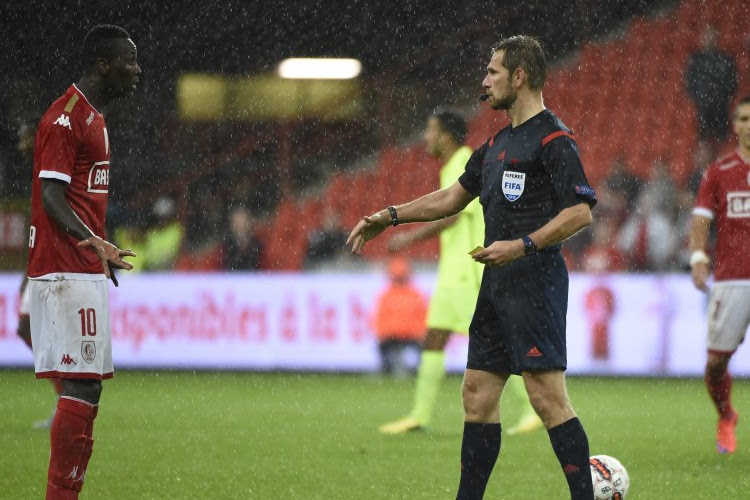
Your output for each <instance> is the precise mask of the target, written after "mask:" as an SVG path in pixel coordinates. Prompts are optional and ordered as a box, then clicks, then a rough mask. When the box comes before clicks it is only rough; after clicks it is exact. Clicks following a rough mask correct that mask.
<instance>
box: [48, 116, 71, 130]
mask: <svg viewBox="0 0 750 500" xmlns="http://www.w3.org/2000/svg"><path fill="white" fill-rule="evenodd" d="M53 125H60V126H61V127H68V129H69V130H73V128H72V127H71V126H70V117H69V116H67V115H66V114H65V113H63V114H61V115H60V117H59V118H58V119H57V120H55V122H54V123H53Z"/></svg>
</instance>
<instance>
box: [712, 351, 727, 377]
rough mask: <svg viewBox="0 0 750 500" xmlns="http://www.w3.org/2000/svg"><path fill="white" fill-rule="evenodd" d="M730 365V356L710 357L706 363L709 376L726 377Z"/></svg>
mask: <svg viewBox="0 0 750 500" xmlns="http://www.w3.org/2000/svg"><path fill="white" fill-rule="evenodd" d="M728 365H729V357H728V356H709V357H708V360H707V361H706V372H707V374H708V376H720V375H724V372H726V371H727V367H728Z"/></svg>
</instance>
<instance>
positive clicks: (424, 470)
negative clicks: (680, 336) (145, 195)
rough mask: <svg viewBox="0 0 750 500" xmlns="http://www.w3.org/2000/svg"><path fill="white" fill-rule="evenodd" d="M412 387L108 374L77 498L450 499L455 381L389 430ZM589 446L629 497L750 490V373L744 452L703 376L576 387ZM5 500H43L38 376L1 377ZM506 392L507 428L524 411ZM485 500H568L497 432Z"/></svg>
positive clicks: (346, 380)
mask: <svg viewBox="0 0 750 500" xmlns="http://www.w3.org/2000/svg"><path fill="white" fill-rule="evenodd" d="M413 384H414V381H413V380H411V379H401V380H395V379H386V378H380V377H375V376H356V375H310V374H257V373H213V372H198V373H193V372H140V371H121V372H119V373H118V374H117V376H116V377H115V378H114V379H113V380H111V381H107V382H105V390H104V393H103V396H102V405H101V410H100V412H99V415H100V416H99V418H98V420H97V425H96V430H95V439H96V444H95V446H94V456H93V458H92V461H91V465H90V466H89V472H88V477H87V478H86V485H85V487H84V490H83V493H82V495H81V498H82V499H111V500H128V499H139V500H147V499H158V500H163V499H167V500H181V499H207V500H220V499H258V500H294V499H299V500H315V499H321V500H322V499H326V500H337V499H368V500H376V499H409V500H417V499H431V500H432V499H452V498H455V489H456V486H457V484H458V475H459V450H460V445H461V430H462V423H461V420H462V412H461V402H460V384H461V380H460V378H459V377H455V376H452V377H448V378H447V379H446V382H445V387H444V390H443V391H442V393H441V396H440V401H439V408H440V411H439V414H438V416H437V418H436V421H435V424H434V427H433V429H432V430H431V431H429V432H420V433H412V434H409V435H405V436H381V435H379V434H378V432H377V426H378V425H379V424H381V423H383V422H385V421H387V420H390V419H393V418H395V417H399V416H401V415H402V414H403V413H404V412H405V411H406V410H407V409H408V408H409V406H410V403H411V396H412V391H413ZM568 386H569V387H568V388H569V391H570V395H571V399H572V401H573V404H574V406H575V407H576V409H577V411H578V413H579V415H580V416H581V419H582V421H583V423H584V425H585V426H586V430H587V432H588V435H589V440H590V443H591V452H592V454H609V455H613V456H615V457H617V458H618V459H620V460H621V461H622V462H623V464H624V465H625V466H626V467H627V469H628V471H629V472H630V478H631V490H630V494H629V495H628V498H629V499H632V500H657V499H658V500H665V499H666V500H669V499H675V500H677V499H691V500H695V499H711V500H717V499H736V498H750V493H749V492H750V432H748V430H747V428H748V424H746V422H748V420H746V419H748V418H750V403H748V400H749V397H750V382H749V381H736V382H735V385H734V402H735V406H736V407H737V409H738V411H739V412H740V424H739V427H738V443H739V449H738V451H737V453H735V454H734V455H733V456H719V455H717V454H716V453H715V452H714V451H713V433H714V426H715V417H714V411H713V409H712V407H711V406H710V404H709V401H708V397H707V395H706V394H705V390H704V388H703V384H702V381H700V380H658V379H613V378H599V379H595V378H578V377H571V378H570V379H569V381H568ZM0 394H1V395H2V399H1V402H0V406H1V407H2V411H0V419H1V422H0V433H2V439H1V440H0V442H1V443H2V454H0V470H2V471H3V477H4V481H3V483H4V484H3V486H2V488H1V489H0V498H7V499H13V500H15V499H35V498H43V497H44V485H45V481H46V467H47V459H48V454H49V444H48V439H49V437H48V433H47V432H46V431H38V430H33V429H32V428H31V423H32V422H33V421H34V420H35V419H40V418H42V417H45V416H46V415H47V414H48V412H49V410H50V408H51V406H52V404H53V396H52V390H51V388H50V387H49V385H48V384H47V383H46V382H44V381H36V380H34V378H33V375H32V373H31V371H30V370H28V371H26V370H4V371H0ZM513 403H514V401H513V399H512V398H507V399H504V402H503V405H504V412H505V417H507V419H506V421H507V422H512V421H513V420H514V418H515V416H516V413H515V412H514V411H513ZM485 498H487V499H503V500H528V499H535V500H536V499H565V498H568V496H567V488H566V485H565V481H564V479H563V475H562V473H561V472H560V469H559V466H558V464H557V462H556V459H555V457H554V454H553V452H552V449H551V448H550V445H549V440H548V438H547V434H546V432H544V431H538V432H536V433H534V434H530V435H526V436H513V437H507V436H505V437H504V438H503V446H502V451H501V456H500V460H499V461H498V464H497V466H496V467H495V471H494V473H493V476H492V478H491V480H490V484H489V486H488V490H487V494H486V495H485Z"/></svg>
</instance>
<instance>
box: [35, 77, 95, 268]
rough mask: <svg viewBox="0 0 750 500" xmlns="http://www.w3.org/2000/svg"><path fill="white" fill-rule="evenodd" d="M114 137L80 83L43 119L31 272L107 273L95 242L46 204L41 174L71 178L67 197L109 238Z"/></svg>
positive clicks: (37, 148)
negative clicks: (84, 244) (88, 243)
mask: <svg viewBox="0 0 750 500" xmlns="http://www.w3.org/2000/svg"><path fill="white" fill-rule="evenodd" d="M109 155H110V151H109V137H108V136H107V127H106V126H105V124H104V117H103V116H102V115H101V114H100V113H99V112H98V111H97V110H96V109H94V107H93V106H92V105H91V104H90V103H89V102H88V101H87V100H86V96H84V95H83V94H82V93H81V91H80V90H79V89H78V87H76V86H75V85H71V86H70V88H68V90H67V91H66V92H65V94H63V96H62V97H60V98H59V99H58V100H56V101H55V102H54V103H52V106H50V108H49V109H48V110H47V112H46V113H44V115H43V116H42V118H41V120H40V121H39V127H38V129H37V133H36V142H35V145H34V177H33V180H32V188H31V230H30V237H29V266H28V276H29V277H30V278H45V277H48V278H51V277H52V276H50V275H57V274H63V275H66V276H68V277H69V278H73V277H75V278H77V279H89V280H100V279H105V278H104V271H103V269H102V264H101V260H100V259H99V256H98V255H97V253H96V252H95V251H93V250H92V249H91V248H79V247H78V246H77V244H78V241H79V240H78V239H77V238H75V237H74V236H72V235H70V234H68V233H67V232H65V230H64V229H62V228H60V227H59V226H58V225H57V224H56V223H55V222H54V221H53V220H52V219H51V218H50V217H49V216H48V214H47V212H46V211H45V210H44V207H43V206H42V179H57V180H59V181H62V182H65V183H67V184H68V188H67V190H66V192H65V199H66V201H67V202H68V204H69V205H70V207H71V208H72V209H73V211H74V212H75V213H76V214H77V215H78V217H79V218H80V219H81V221H83V223H84V224H86V226H87V227H88V228H89V229H91V231H92V232H93V233H94V234H95V235H97V236H99V237H100V238H104V239H106V234H105V232H104V220H105V216H106V212H107V201H108V197H109Z"/></svg>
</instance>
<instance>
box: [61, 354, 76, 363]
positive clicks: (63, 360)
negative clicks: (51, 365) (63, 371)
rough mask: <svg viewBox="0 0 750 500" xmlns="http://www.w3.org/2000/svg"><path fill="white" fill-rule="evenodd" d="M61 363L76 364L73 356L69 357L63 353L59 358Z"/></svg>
mask: <svg viewBox="0 0 750 500" xmlns="http://www.w3.org/2000/svg"><path fill="white" fill-rule="evenodd" d="M60 364H61V365H75V364H77V363H76V362H75V360H74V359H73V358H71V357H70V354H63V357H62V359H61V360H60Z"/></svg>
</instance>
